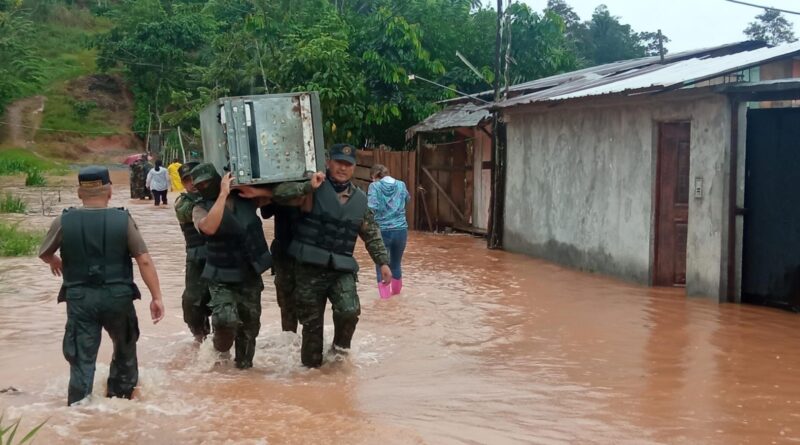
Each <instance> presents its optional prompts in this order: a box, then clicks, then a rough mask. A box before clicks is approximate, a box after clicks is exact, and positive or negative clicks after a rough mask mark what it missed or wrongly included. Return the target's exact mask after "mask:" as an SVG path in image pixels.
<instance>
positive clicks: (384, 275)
mask: <svg viewBox="0 0 800 445" xmlns="http://www.w3.org/2000/svg"><path fill="white" fill-rule="evenodd" d="M381 281H382V282H383V284H389V283H391V282H392V269H389V266H387V265H386V264H384V265H383V266H381Z"/></svg>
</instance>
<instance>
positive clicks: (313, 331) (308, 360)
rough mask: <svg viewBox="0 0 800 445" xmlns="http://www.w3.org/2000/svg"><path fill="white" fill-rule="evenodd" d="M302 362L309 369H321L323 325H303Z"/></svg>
mask: <svg viewBox="0 0 800 445" xmlns="http://www.w3.org/2000/svg"><path fill="white" fill-rule="evenodd" d="M300 361H302V362H303V366H307V367H309V368H319V367H320V366H321V365H322V324H319V325H317V324H304V325H303V343H302V346H301V348H300Z"/></svg>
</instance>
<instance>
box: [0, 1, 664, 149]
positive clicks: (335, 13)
mask: <svg viewBox="0 0 800 445" xmlns="http://www.w3.org/2000/svg"><path fill="white" fill-rule="evenodd" d="M483 3H493V2H481V1H476V0H369V1H366V0H347V1H344V0H118V1H111V0H93V1H91V2H86V3H82V2H81V1H80V0H36V1H34V0H0V59H1V60H14V61H15V62H14V63H13V64H10V65H9V64H0V107H4V106H7V105H8V104H10V103H11V102H12V101H13V100H14V99H18V98H22V97H26V96H33V95H43V96H45V97H46V102H45V107H44V116H43V117H42V119H41V123H40V125H41V127H42V129H41V130H40V131H39V132H38V133H37V135H36V136H35V140H36V143H37V149H40V150H44V151H46V152H56V153H53V154H61V155H62V156H64V157H69V156H66V154H65V153H66V151H69V147H67V148H66V149H65V148H64V145H65V144H66V145H67V146H68V145H69V144H70V143H73V142H74V139H75V137H76V136H75V135H80V137H81V138H86V137H88V136H90V135H95V136H106V137H108V136H109V135H113V134H117V133H124V132H125V131H126V130H127V129H128V128H132V129H133V131H135V132H136V133H137V134H138V135H139V137H140V138H143V137H144V135H145V132H146V131H147V129H148V128H158V129H169V128H176V127H181V128H182V129H184V130H187V135H188V136H189V137H188V143H189V144H190V145H191V144H194V145H195V146H196V144H197V137H196V136H197V129H198V127H199V122H198V112H199V110H200V109H201V108H202V107H203V106H204V105H205V104H207V103H208V102H209V101H210V100H211V99H213V98H215V97H220V96H224V95H246V94H263V93H281V92H292V91H309V90H311V91H318V92H319V93H320V97H321V100H322V108H323V115H324V123H325V128H324V130H325V136H326V139H327V140H329V141H332V140H336V141H339V142H350V143H353V144H357V145H359V146H363V145H374V144H379V143H385V144H388V145H390V146H392V147H395V148H402V147H403V145H404V144H405V141H404V137H403V135H404V130H405V129H406V128H408V127H409V126H411V125H413V124H414V123H416V122H417V121H419V120H421V119H423V118H425V117H426V116H428V115H429V114H430V113H432V112H434V111H436V110H437V109H439V108H440V105H439V104H438V102H439V101H441V100H443V99H447V98H451V97H453V96H454V95H455V94H454V93H453V92H452V91H451V90H448V89H445V88H441V87H437V86H434V85H432V84H430V83H428V82H426V81H424V80H422V79H430V80H432V81H434V82H437V83H439V84H443V85H446V86H448V87H450V88H452V89H455V90H459V91H463V92H467V93H474V92H478V91H483V90H487V89H490V88H491V84H492V82H493V80H494V64H495V60H496V59H495V49H494V48H495V31H496V30H495V26H496V21H497V14H496V12H495V11H494V10H492V9H488V8H487V7H486V6H485V5H484V4H483ZM501 19H502V21H503V29H504V33H503V41H502V48H503V52H504V54H502V55H501V60H502V61H503V62H502V66H501V73H502V74H501V76H502V81H501V83H505V82H508V83H518V82H523V81H528V80H532V79H536V78H540V77H543V76H548V75H552V74H556V73H559V72H564V71H569V70H573V69H576V68H579V67H582V66H588V65H593V64H597V63H604V62H608V61H612V60H619V59H624V58H633V57H641V56H645V55H648V54H652V53H653V51H654V48H655V47H657V45H654V39H655V38H656V37H655V34H654V33H647V32H645V33H639V32H635V31H634V30H633V29H631V27H630V26H628V25H625V24H623V23H621V22H620V21H619V18H618V17H615V16H613V15H612V14H611V13H610V12H609V10H608V9H607V8H606V7H605V6H599V7H598V8H597V9H596V10H595V12H594V14H593V15H592V17H591V19H590V20H581V19H580V17H578V16H577V14H575V12H574V11H573V10H572V8H571V7H570V6H569V5H568V4H567V3H566V2H565V1H564V0H549V1H548V2H547V7H546V8H545V9H544V10H542V11H536V10H533V9H532V8H531V7H529V6H527V5H525V4H523V3H511V4H510V5H509V6H508V7H507V9H506V10H505V12H504V14H503V15H502V17H501ZM666 41H668V39H667V40H666ZM457 52H459V53H460V54H462V55H463V56H464V57H465V58H466V59H467V60H468V61H469V62H470V63H471V64H472V65H473V66H474V67H475V69H474V71H473V69H471V68H470V67H468V66H467V64H466V63H465V62H463V61H462V60H460V58H459V57H458V56H457V55H456V53H457ZM98 70H99V71H100V73H98ZM101 73H102V74H103V75H105V76H102V75H100V74H101ZM411 74H414V75H416V80H413V79H412V78H411V77H410V75H411ZM118 80H121V81H124V83H122V82H117V81H118ZM128 89H129V90H130V94H128V93H127V90H128ZM98 91H99V92H100V93H102V94H105V95H106V96H105V97H104V98H98V97H97V95H96V94H100V93H98ZM115 97H116V98H117V99H118V100H116V101H115V100H113V99H112V98H115ZM114 106H116V107H117V109H114ZM129 107H131V108H132V109H133V111H132V112H129V113H128V115H127V116H126V115H125V111H126V110H127V108H129ZM128 111H130V110H128ZM126 118H127V120H126ZM34 126H35V125H34ZM54 130H58V131H54ZM191 136H194V137H191ZM73 149H75V147H73ZM59 150H61V151H60V152H59ZM89 150H90V151H91V148H90V149H89ZM78 154H80V153H78Z"/></svg>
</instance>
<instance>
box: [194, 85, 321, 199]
mask: <svg viewBox="0 0 800 445" xmlns="http://www.w3.org/2000/svg"><path fill="white" fill-rule="evenodd" d="M200 134H201V137H202V140H203V157H204V159H205V161H206V162H210V163H212V164H214V166H215V167H217V171H219V172H220V174H224V173H225V172H227V171H230V172H231V173H233V179H234V184H240V185H244V184H270V183H276V182H283V181H296V180H300V179H303V178H304V177H305V175H306V172H309V171H312V172H314V171H322V170H325V145H324V141H323V136H322V112H321V108H320V104H319V95H318V94H317V93H316V92H308V93H289V94H265V95H259V96H240V97H223V98H219V99H217V100H215V101H213V102H212V103H210V104H209V105H208V106H206V107H205V108H204V109H203V111H202V112H201V113H200Z"/></svg>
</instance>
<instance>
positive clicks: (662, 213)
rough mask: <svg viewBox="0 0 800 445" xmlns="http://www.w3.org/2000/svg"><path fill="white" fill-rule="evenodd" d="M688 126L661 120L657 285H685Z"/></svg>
mask: <svg viewBox="0 0 800 445" xmlns="http://www.w3.org/2000/svg"><path fill="white" fill-rule="evenodd" d="M689 128H690V127H689V122H662V123H660V124H659V126H658V172H657V176H656V178H657V185H656V246H655V247H656V248H655V253H656V255H655V274H654V277H653V284H654V285H656V286H685V285H686V235H687V229H688V227H689V225H688V223H689Z"/></svg>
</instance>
